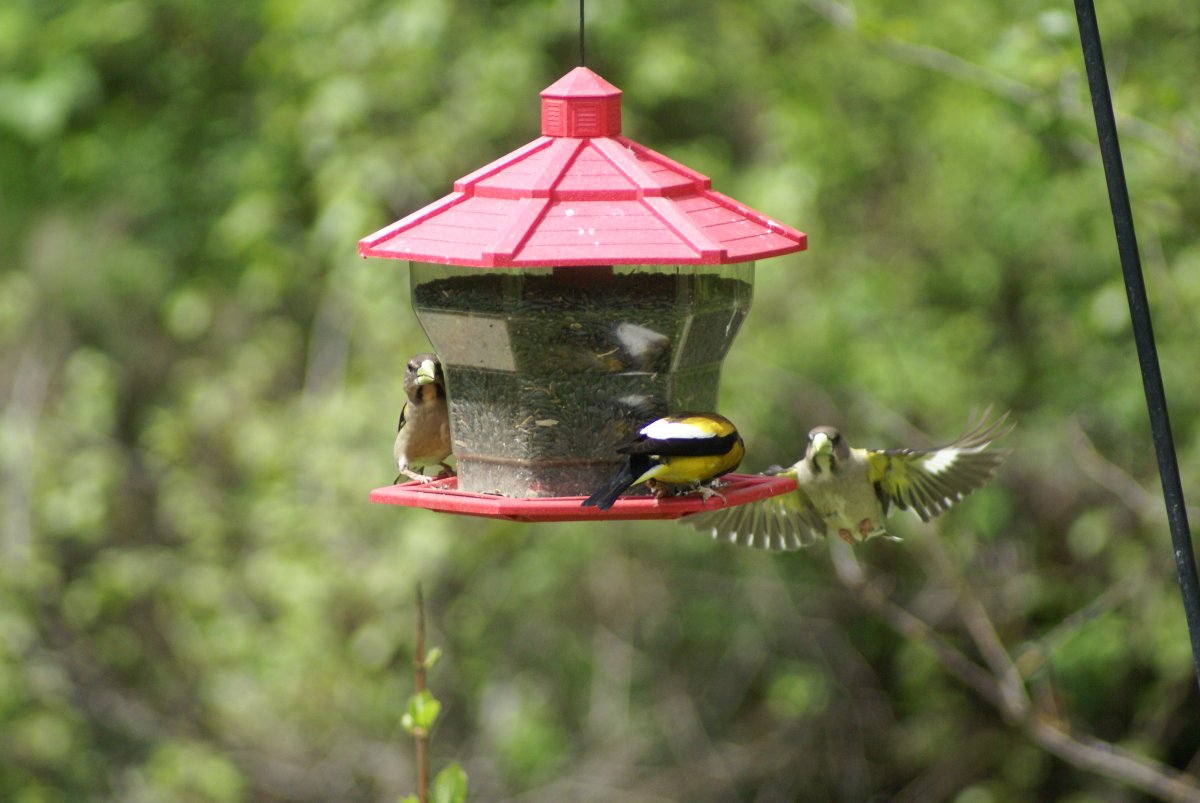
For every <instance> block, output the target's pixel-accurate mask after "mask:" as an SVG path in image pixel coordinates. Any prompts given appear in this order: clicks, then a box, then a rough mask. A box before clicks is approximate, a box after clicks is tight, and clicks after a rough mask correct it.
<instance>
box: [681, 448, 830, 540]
mask: <svg viewBox="0 0 1200 803" xmlns="http://www.w3.org/2000/svg"><path fill="white" fill-rule="evenodd" d="M778 473H779V475H780V476H784V477H795V476H796V470H795V469H794V468H788V469H784V470H783V471H780V472H778ZM680 521H681V523H683V524H688V525H690V526H692V527H695V528H696V529H697V530H700V531H701V532H710V533H712V537H713V538H714V539H715V540H718V541H727V542H729V543H731V544H737V545H739V546H749V547H755V548H757V549H770V550H773V551H780V550H785V551H791V550H796V549H801V548H803V547H806V546H811V545H812V544H814V543H816V541H817V540H818V539H819V538H821V536H823V535H824V534H825V523H824V521H822V519H821V517H820V515H818V514H817V512H816V510H815V509H814V508H813V506H812V502H811V501H809V498H808V495H807V494H805V493H804V491H802V490H800V489H799V488H797V489H796V490H794V491H790V492H789V493H785V494H781V495H779V496H773V497H771V498H770V499H763V500H762V501H759V502H751V503H749V504H746V505H738V506H737V507H731V508H725V509H722V510H710V511H705V512H702V513H694V514H692V515H690V516H685V517H684V518H683V519H681V520H680Z"/></svg>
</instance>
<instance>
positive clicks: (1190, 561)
mask: <svg viewBox="0 0 1200 803" xmlns="http://www.w3.org/2000/svg"><path fill="white" fill-rule="evenodd" d="M1075 16H1076V18H1077V19H1078V20H1079V39H1080V42H1081V43H1082V44H1083V63H1084V66H1085V67H1086V69H1087V77H1088V86H1089V87H1090V88H1091V92H1092V111H1094V112H1095V114H1096V133H1097V134H1098V135H1099V137H1100V158H1101V160H1102V161H1103V162H1104V176H1105V178H1106V179H1107V181H1108V201H1109V204H1110V205H1111V206H1112V216H1113V226H1114V227H1115V228H1116V232H1117V250H1118V251H1119V252H1120V255H1121V272H1122V273H1123V274H1124V276H1125V292H1126V295H1127V296H1128V297H1129V315H1130V317H1131V318H1132V320H1133V338H1134V341H1135V342H1136V343H1137V353H1138V362H1139V363H1140V365H1141V368H1142V387H1143V389H1144V391H1145V393H1146V407H1147V409H1148V410H1149V411H1150V431H1151V433H1152V435H1153V437H1154V451H1155V452H1156V453H1157V455H1158V475H1159V478H1160V479H1161V480H1162V488H1163V499H1164V501H1165V502H1166V505H1167V521H1168V523H1169V525H1170V528H1171V541H1172V542H1173V544H1174V546H1175V568H1176V570H1177V571H1178V572H1179V591H1180V594H1182V595H1183V611H1184V615H1185V616H1186V617H1187V624H1188V633H1189V635H1190V636H1191V639H1192V659H1193V661H1194V663H1195V666H1196V677H1197V681H1200V581H1198V580H1197V577H1196V556H1195V554H1194V553H1193V551H1192V534H1191V530H1190V529H1189V527H1188V518H1187V508H1186V507H1184V503H1183V487H1182V485H1181V484H1180V482H1179V464H1178V462H1177V460H1176V457H1175V442H1174V439H1173V438H1172V437H1171V421H1170V418H1169V417H1168V416H1167V395H1166V391H1165V390H1164V389H1163V382H1162V371H1161V369H1160V368H1159V365H1158V349H1157V348H1156V347H1155V345H1154V329H1153V327H1152V326H1151V325H1150V302H1149V301H1148V300H1147V298H1146V283H1145V280H1144V279H1143V278H1142V262H1141V258H1140V257H1139V256H1138V247H1137V237H1136V235H1135V234H1134V230H1133V211H1132V209H1130V206H1129V188H1128V187H1127V186H1126V184H1125V167H1124V165H1123V164H1122V162H1121V145H1120V143H1119V142H1118V140H1117V121H1116V118H1115V117H1114V116H1113V105H1112V96H1111V95H1110V94H1109V90H1108V75H1107V72H1106V71H1105V69H1104V53H1103V51H1102V50H1101V48H1100V28H1099V26H1098V25H1097V23H1096V8H1095V6H1094V5H1093V3H1092V0H1075Z"/></svg>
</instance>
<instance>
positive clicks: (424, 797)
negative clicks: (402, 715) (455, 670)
mask: <svg viewBox="0 0 1200 803" xmlns="http://www.w3.org/2000/svg"><path fill="white" fill-rule="evenodd" d="M413 660H414V663H415V664H416V666H415V667H414V677H415V678H416V686H417V694H421V693H422V692H424V691H425V596H424V594H422V593H421V584H420V583H417V649H416V653H415V655H414V657H413ZM413 736H415V737H416V742H417V799H418V800H420V801H421V803H429V756H428V754H427V752H426V749H425V747H426V745H425V736H426V734H425V729H424V728H417V729H416V731H415V732H414V733H413Z"/></svg>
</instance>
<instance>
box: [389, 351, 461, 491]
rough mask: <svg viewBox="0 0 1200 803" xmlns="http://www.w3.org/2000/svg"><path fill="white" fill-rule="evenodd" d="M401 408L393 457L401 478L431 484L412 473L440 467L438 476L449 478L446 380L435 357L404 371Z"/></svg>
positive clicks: (415, 361) (420, 359)
mask: <svg viewBox="0 0 1200 803" xmlns="http://www.w3.org/2000/svg"><path fill="white" fill-rule="evenodd" d="M404 396H405V402H404V406H403V407H402V408H401V409H400V425H399V427H398V428H397V432H396V444H395V446H394V447H393V449H392V454H393V455H395V457H396V465H397V466H399V468H400V473H399V474H397V475H396V479H395V482H400V478H401V477H408V478H409V479H413V480H419V481H421V482H430V481H431V480H433V479H436V477H434V476H428V475H426V474H424V473H419V472H418V471H415V470H414V469H425V468H427V467H429V466H441V469H442V470H441V472H440V474H439V475H438V476H441V475H452V474H453V473H454V469H452V468H451V467H450V466H448V465H447V464H446V458H447V457H449V456H450V453H451V451H452V447H451V445H450V416H449V413H448V412H447V410H446V378H445V376H444V375H443V374H442V363H441V361H440V360H439V359H438V357H437V355H436V354H428V353H426V354H418V355H417V356H415V357H413V358H412V359H411V360H409V361H408V365H407V366H405V369H404Z"/></svg>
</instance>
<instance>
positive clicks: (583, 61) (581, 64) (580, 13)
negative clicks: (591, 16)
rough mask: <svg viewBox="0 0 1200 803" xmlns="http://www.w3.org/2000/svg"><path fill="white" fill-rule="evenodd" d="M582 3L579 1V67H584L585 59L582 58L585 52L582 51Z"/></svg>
mask: <svg viewBox="0 0 1200 803" xmlns="http://www.w3.org/2000/svg"><path fill="white" fill-rule="evenodd" d="M583 2H584V0H579V66H580V67H586V66H587V59H585V58H584V55H585V52H584V49H583Z"/></svg>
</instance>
